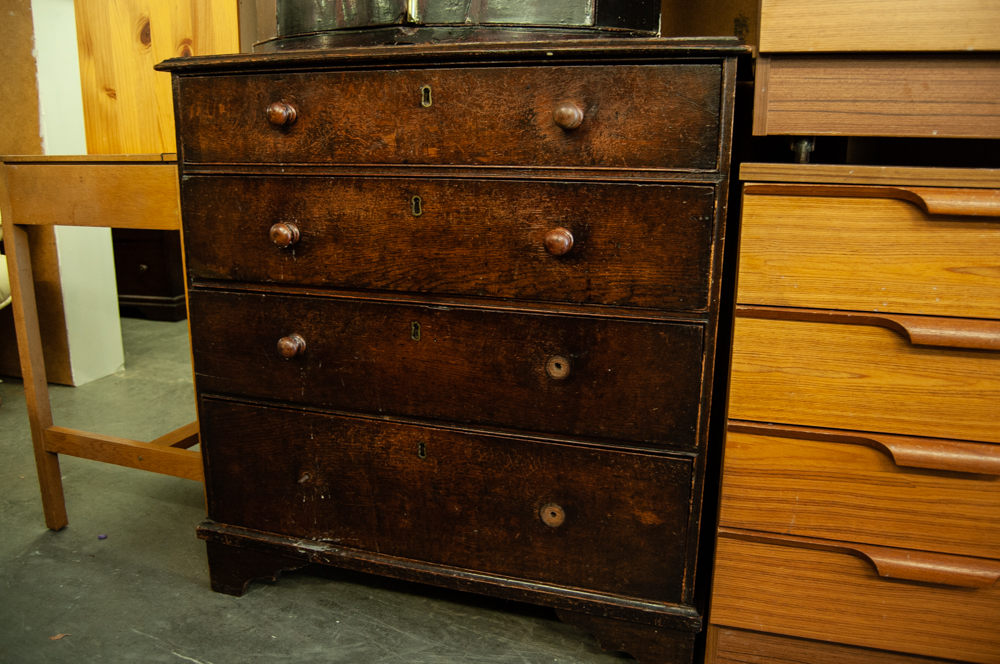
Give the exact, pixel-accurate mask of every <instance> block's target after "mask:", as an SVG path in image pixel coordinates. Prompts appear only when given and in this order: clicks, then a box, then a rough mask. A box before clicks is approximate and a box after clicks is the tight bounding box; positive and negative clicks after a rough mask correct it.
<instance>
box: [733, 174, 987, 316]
mask: <svg viewBox="0 0 1000 664" xmlns="http://www.w3.org/2000/svg"><path fill="white" fill-rule="evenodd" d="M758 191H770V192H772V193H771V194H764V193H754V192H758ZM782 191H784V192H788V193H787V194H785V195H778V192H782ZM914 192H916V193H914ZM917 194H919V195H920V196H918V195H917ZM904 198H909V199H910V200H904ZM921 205H923V206H925V207H926V206H928V205H930V209H932V210H946V211H948V212H949V213H948V214H929V213H928V212H926V211H925V209H923V208H922V207H921ZM963 208H964V209H965V210H966V211H967V212H969V213H970V214H967V215H962V216H958V215H957V214H956V211H961V210H962V209H963ZM991 208H992V210H991ZM974 212H980V213H985V212H992V215H995V216H982V215H980V216H976V215H974V214H971V213H974ZM742 219H743V220H742V235H741V243H740V274H739V284H740V285H739V295H738V298H739V302H740V303H741V304H767V305H774V306H787V307H810V308H826V309H846V310H858V311H878V312H895V313H904V314H924V315H932V316H961V317H970V318H1000V191H992V190H976V189H971V190H970V189H966V190H960V189H934V188H916V187H910V188H894V187H838V186H819V185H787V186H780V185H752V184H748V185H746V188H745V195H744V197H743V217H742Z"/></svg>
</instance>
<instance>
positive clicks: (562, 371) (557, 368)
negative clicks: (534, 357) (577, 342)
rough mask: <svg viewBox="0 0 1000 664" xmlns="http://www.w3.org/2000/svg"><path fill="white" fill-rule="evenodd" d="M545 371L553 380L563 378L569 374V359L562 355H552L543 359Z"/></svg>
mask: <svg viewBox="0 0 1000 664" xmlns="http://www.w3.org/2000/svg"><path fill="white" fill-rule="evenodd" d="M545 373H547V374H548V375H549V378H551V379H553V380H563V379H565V378H566V377H567V376H569V360H567V359H566V358H565V357H563V356H562V355H553V356H552V357H550V358H549V359H548V360H546V361H545Z"/></svg>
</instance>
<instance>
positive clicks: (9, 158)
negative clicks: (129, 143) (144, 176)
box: [0, 152, 177, 164]
mask: <svg viewBox="0 0 1000 664" xmlns="http://www.w3.org/2000/svg"><path fill="white" fill-rule="evenodd" d="M175 161H177V154H176V153H174V152H165V153H162V154H69V155H36V154H25V155H3V156H0V162H4V163H8V164H79V163H86V164H103V163H109V164H112V163H119V162H133V163H136V162H138V163H151V164H161V163H163V162H175Z"/></svg>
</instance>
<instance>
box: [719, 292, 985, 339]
mask: <svg viewBox="0 0 1000 664" xmlns="http://www.w3.org/2000/svg"><path fill="white" fill-rule="evenodd" d="M736 315H737V316H739V317H742V318H766V319H769V320H791V321H800V322H807V323H829V324H835V325H866V326H870V327H881V328H883V329H886V330H891V331H893V332H895V333H896V334H898V335H900V336H901V337H902V338H903V339H904V340H906V341H908V342H909V343H911V344H912V345H914V346H933V347H935V348H951V349H971V350H985V351H998V350H1000V321H996V320H987V319H980V318H949V317H944V316H916V315H910V314H881V313H871V312H860V311H836V310H831V309H800V308H797V307H770V306H766V305H757V304H737V305H736Z"/></svg>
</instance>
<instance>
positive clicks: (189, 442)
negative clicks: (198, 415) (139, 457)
mask: <svg viewBox="0 0 1000 664" xmlns="http://www.w3.org/2000/svg"><path fill="white" fill-rule="evenodd" d="M199 432H200V427H199V426H198V422H197V421H195V422H191V423H190V424H185V425H184V426H182V427H180V428H179V429H174V430H173V431H171V432H170V433H167V434H164V435H162V436H160V437H159V438H157V439H156V440H151V441H149V443H150V445H166V446H167V447H178V448H181V449H184V450H186V449H188V448H189V447H194V446H195V445H197V444H198V443H199V441H200V438H199Z"/></svg>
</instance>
